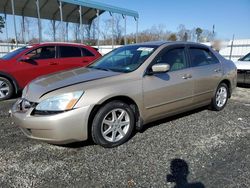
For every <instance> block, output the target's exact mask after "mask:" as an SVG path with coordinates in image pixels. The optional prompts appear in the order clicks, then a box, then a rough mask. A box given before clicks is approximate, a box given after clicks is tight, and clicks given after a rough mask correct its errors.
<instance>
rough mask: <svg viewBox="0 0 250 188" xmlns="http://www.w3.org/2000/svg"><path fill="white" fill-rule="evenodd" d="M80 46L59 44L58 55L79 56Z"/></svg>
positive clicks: (80, 54)
mask: <svg viewBox="0 0 250 188" xmlns="http://www.w3.org/2000/svg"><path fill="white" fill-rule="evenodd" d="M81 56H82V53H81V50H80V48H78V47H73V46H60V57H63V58H65V57H81Z"/></svg>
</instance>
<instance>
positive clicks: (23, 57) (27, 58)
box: [20, 55, 30, 62]
mask: <svg viewBox="0 0 250 188" xmlns="http://www.w3.org/2000/svg"><path fill="white" fill-rule="evenodd" d="M28 60H30V57H29V56H27V55H24V56H22V57H21V59H20V61H23V62H25V61H28Z"/></svg>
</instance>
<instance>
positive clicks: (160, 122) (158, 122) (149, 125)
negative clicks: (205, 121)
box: [59, 106, 208, 148]
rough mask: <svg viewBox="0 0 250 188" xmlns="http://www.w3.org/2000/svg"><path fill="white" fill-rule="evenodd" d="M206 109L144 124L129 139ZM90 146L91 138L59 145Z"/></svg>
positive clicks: (202, 108)
mask: <svg viewBox="0 0 250 188" xmlns="http://www.w3.org/2000/svg"><path fill="white" fill-rule="evenodd" d="M206 109H208V107H207V106H204V107H200V108H197V109H194V110H191V111H188V112H184V113H181V114H178V115H174V116H171V117H168V118H163V119H160V120H157V121H154V122H152V123H148V124H145V125H143V127H142V129H141V130H140V131H133V133H132V135H131V137H130V139H131V138H133V137H134V136H135V135H136V134H137V132H140V133H143V132H145V131H146V130H147V129H149V128H152V127H154V126H158V125H160V124H163V123H166V122H169V121H173V120H176V119H179V118H182V117H185V116H189V115H191V114H195V113H198V112H201V111H203V110H206ZM130 139H129V140H130ZM129 140H127V141H126V142H128V141H129ZM92 145H96V144H95V143H94V142H93V140H92V139H91V138H89V139H88V140H86V141H82V142H74V143H70V144H65V145H59V146H61V147H66V148H81V147H85V146H92Z"/></svg>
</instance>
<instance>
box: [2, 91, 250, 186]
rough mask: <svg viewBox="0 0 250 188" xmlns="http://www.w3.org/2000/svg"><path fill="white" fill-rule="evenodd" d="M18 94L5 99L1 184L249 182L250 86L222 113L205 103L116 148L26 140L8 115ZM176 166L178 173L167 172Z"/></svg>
mask: <svg viewBox="0 0 250 188" xmlns="http://www.w3.org/2000/svg"><path fill="white" fill-rule="evenodd" d="M14 101H15V100H10V101H5V102H1V103H0V187H174V186H175V183H171V182H168V181H170V179H172V180H171V181H176V182H177V183H178V184H179V183H185V184H189V185H190V187H219V188H221V187H226V188H231V187H241V188H244V187H246V188H247V187H250V147H249V144H250V113H249V111H250V88H237V91H236V92H235V94H234V96H233V97H232V99H231V100H229V103H228V105H227V107H226V108H225V109H224V110H223V111H221V112H213V111H209V110H207V109H205V108H202V109H198V110H195V111H192V112H190V113H186V114H183V115H179V116H175V117H173V118H168V119H164V120H161V121H158V122H154V123H152V124H150V125H148V126H147V127H146V128H145V129H144V131H143V132H142V133H136V134H135V135H134V136H133V138H132V139H131V140H129V141H128V142H127V143H125V144H124V145H122V146H120V147H117V148H113V149H105V148H102V147H100V146H97V145H94V144H93V143H91V142H82V143H76V144H71V145H67V146H64V147H62V146H54V145H50V144H47V143H43V142H39V141H34V140H31V139H28V138H26V137H25V136H24V135H23V134H22V133H21V131H20V130H19V129H18V127H17V126H16V125H15V124H14V123H12V121H11V119H10V118H9V117H8V109H9V108H10V107H11V105H12V104H13V103H14ZM174 159H182V160H179V163H177V164H176V162H175V161H176V160H174ZM177 161H178V160H177ZM170 165H172V166H171V168H172V171H171V168H170ZM171 172H172V175H176V174H177V175H176V178H167V176H168V177H171V175H170V174H171ZM186 176H187V180H186ZM167 179H168V181H167Z"/></svg>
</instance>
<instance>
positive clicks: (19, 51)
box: [2, 46, 28, 60]
mask: <svg viewBox="0 0 250 188" xmlns="http://www.w3.org/2000/svg"><path fill="white" fill-rule="evenodd" d="M27 49H28V48H27V47H26V46H25V47H21V48H17V49H16V50H14V51H12V52H9V53H7V54H6V55H4V56H3V57H2V59H5V60H9V59H12V58H14V57H15V56H17V55H18V54H20V53H22V52H23V51H24V50H27Z"/></svg>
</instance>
